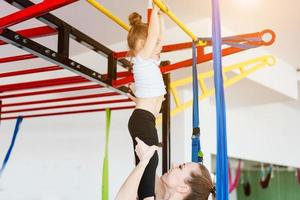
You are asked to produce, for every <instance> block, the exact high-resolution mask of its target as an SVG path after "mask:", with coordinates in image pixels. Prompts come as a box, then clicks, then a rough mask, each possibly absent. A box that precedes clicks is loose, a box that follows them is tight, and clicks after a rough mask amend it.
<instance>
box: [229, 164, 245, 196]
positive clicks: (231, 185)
mask: <svg viewBox="0 0 300 200" xmlns="http://www.w3.org/2000/svg"><path fill="white" fill-rule="evenodd" d="M241 163H242V161H241V160H239V164H238V167H237V169H236V173H235V179H234V181H233V182H232V178H231V170H230V164H229V163H228V175H229V176H228V177H229V193H231V192H232V191H233V190H234V189H236V188H237V186H238V183H239V181H240V177H241Z"/></svg>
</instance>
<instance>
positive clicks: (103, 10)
mask: <svg viewBox="0 0 300 200" xmlns="http://www.w3.org/2000/svg"><path fill="white" fill-rule="evenodd" d="M86 1H87V2H88V3H90V4H91V5H92V6H94V7H95V8H97V9H98V10H99V11H101V12H102V13H103V14H104V15H106V16H107V17H109V18H110V19H112V20H113V21H114V22H116V23H117V24H119V25H120V26H121V27H122V28H124V29H125V30H126V31H129V29H130V27H129V26H128V25H127V24H126V23H125V22H123V21H122V20H121V19H120V18H118V17H116V16H114V15H113V14H112V13H111V12H110V11H109V10H108V9H107V8H105V7H104V6H102V5H101V4H100V3H98V2H97V1H96V0H86Z"/></svg>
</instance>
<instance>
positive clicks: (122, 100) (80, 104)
mask: <svg viewBox="0 0 300 200" xmlns="http://www.w3.org/2000/svg"><path fill="white" fill-rule="evenodd" d="M124 102H132V100H131V99H115V100H107V101H95V102H88V103H75V104H67V105H59V106H45V107H38V108H26V109H18V110H7V111H2V112H1V114H8V113H19V112H29V111H38V110H50V109H58V108H72V107H76V108H77V107H82V106H92V105H101V104H114V103H124Z"/></svg>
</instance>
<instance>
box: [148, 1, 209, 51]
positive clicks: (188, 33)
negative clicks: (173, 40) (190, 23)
mask: <svg viewBox="0 0 300 200" xmlns="http://www.w3.org/2000/svg"><path fill="white" fill-rule="evenodd" d="M153 2H154V3H155V4H156V5H157V6H158V7H159V8H160V9H161V10H162V11H163V12H164V13H166V15H168V16H169V17H170V18H171V19H172V20H173V21H174V22H175V23H176V24H177V25H178V26H179V27H180V28H181V29H182V30H183V31H184V32H185V33H186V34H187V35H188V36H190V37H191V38H192V39H193V41H194V42H198V43H197V45H200V46H205V45H206V41H202V40H199V39H198V37H197V36H196V35H194V33H192V31H190V30H189V29H188V28H187V27H186V26H185V25H184V24H183V23H182V22H181V21H180V20H179V19H178V18H177V17H176V16H175V15H174V14H173V13H172V12H171V11H170V10H169V9H168V7H167V6H166V5H165V4H164V3H162V2H161V0H153Z"/></svg>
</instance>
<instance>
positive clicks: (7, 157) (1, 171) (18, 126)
mask: <svg viewBox="0 0 300 200" xmlns="http://www.w3.org/2000/svg"><path fill="white" fill-rule="evenodd" d="M22 121H23V117H22V116H19V117H18V118H17V122H16V126H15V130H14V134H13V137H12V140H11V143H10V146H9V148H8V151H7V153H6V155H5V158H4V160H3V163H2V167H1V169H0V177H1V175H2V173H3V171H4V169H5V167H6V165H7V162H8V160H9V158H10V155H11V152H12V150H13V148H14V145H15V142H16V138H17V135H18V132H19V129H20V125H21V123H22Z"/></svg>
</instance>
